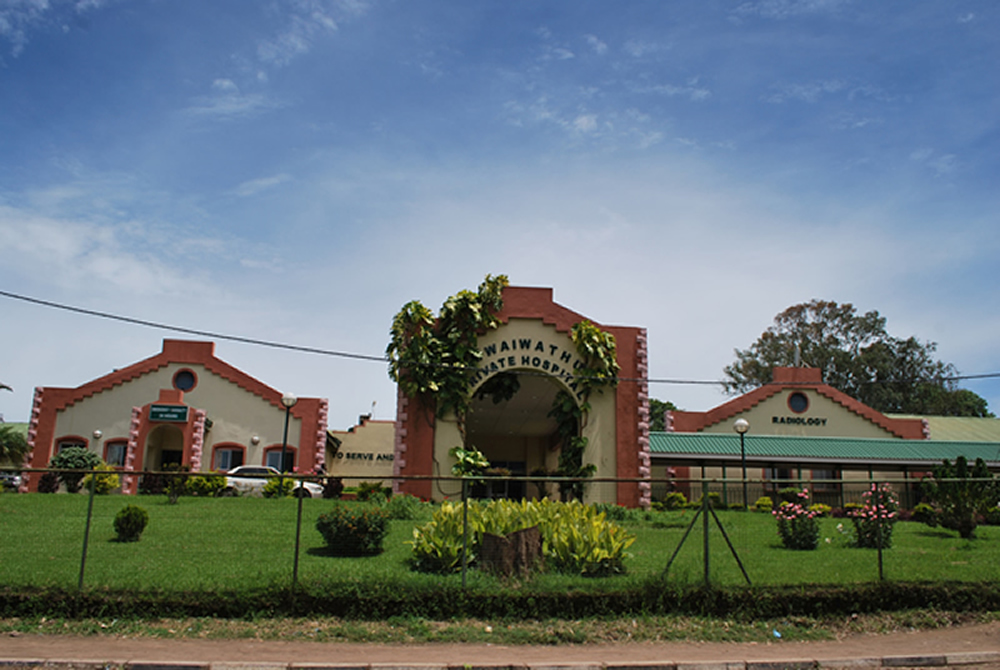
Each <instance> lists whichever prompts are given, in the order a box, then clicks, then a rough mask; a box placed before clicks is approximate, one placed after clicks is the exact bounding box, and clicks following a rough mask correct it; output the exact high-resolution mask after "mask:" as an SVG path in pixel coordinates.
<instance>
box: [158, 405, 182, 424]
mask: <svg viewBox="0 0 1000 670" xmlns="http://www.w3.org/2000/svg"><path fill="white" fill-rule="evenodd" d="M149 420H150V421H170V422H173V423H187V420H188V408H187V407H185V406H184V405H150V406H149Z"/></svg>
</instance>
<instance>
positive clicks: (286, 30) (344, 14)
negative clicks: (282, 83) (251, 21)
mask: <svg viewBox="0 0 1000 670" xmlns="http://www.w3.org/2000/svg"><path fill="white" fill-rule="evenodd" d="M288 9H289V13H288V15H287V17H286V19H285V24H284V25H283V26H282V27H281V28H280V30H279V32H278V33H277V34H276V35H274V36H273V37H270V38H268V39H265V40H261V41H260V42H259V43H258V45H257V58H258V59H260V61H261V62H263V63H266V64H268V65H272V66H276V67H282V66H285V65H288V64H289V63H290V62H291V61H292V60H294V59H295V58H296V57H298V56H301V55H302V54H305V53H308V52H309V50H310V49H312V47H313V45H314V44H315V43H316V42H317V41H318V40H320V39H322V38H323V37H324V36H327V35H331V34H334V33H336V32H337V31H338V30H340V22H343V21H348V20H350V19H356V18H359V17H361V16H362V15H364V14H365V13H366V12H367V11H368V3H367V2H362V1H360V0H295V2H292V3H290V5H289V6H288Z"/></svg>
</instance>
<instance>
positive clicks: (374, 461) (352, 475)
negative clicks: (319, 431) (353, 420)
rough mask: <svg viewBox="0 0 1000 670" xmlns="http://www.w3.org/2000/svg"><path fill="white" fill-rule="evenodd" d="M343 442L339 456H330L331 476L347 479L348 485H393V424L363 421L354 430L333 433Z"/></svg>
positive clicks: (328, 460) (345, 482)
mask: <svg viewBox="0 0 1000 670" xmlns="http://www.w3.org/2000/svg"><path fill="white" fill-rule="evenodd" d="M330 435H332V436H333V437H335V438H336V439H337V440H339V441H340V448H339V449H337V452H336V454H333V453H330V452H329V451H328V452H327V454H326V469H327V473H328V474H329V475H331V476H333V477H341V478H343V479H344V486H357V485H358V482H361V481H368V482H382V485H383V486H391V485H392V479H391V478H392V461H393V446H394V439H395V424H394V423H393V422H392V421H371V420H363V421H362V422H361V423H360V424H359V425H357V426H355V427H354V428H352V429H351V430H331V431H330Z"/></svg>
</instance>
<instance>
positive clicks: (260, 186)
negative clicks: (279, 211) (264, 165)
mask: <svg viewBox="0 0 1000 670" xmlns="http://www.w3.org/2000/svg"><path fill="white" fill-rule="evenodd" d="M291 179H292V177H291V175H288V174H276V175H272V176H270V177H261V178H259V179H251V180H249V181H245V182H243V183H242V184H240V185H239V186H237V187H236V189H235V191H234V193H235V194H236V195H239V196H244V197H245V196H250V195H256V194H257V193H260V192H261V191H266V190H268V189H270V188H274V187H275V186H278V185H279V184H284V183H285V182H287V181H291Z"/></svg>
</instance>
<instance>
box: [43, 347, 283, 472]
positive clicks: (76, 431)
mask: <svg viewBox="0 0 1000 670" xmlns="http://www.w3.org/2000/svg"><path fill="white" fill-rule="evenodd" d="M182 369H188V370H191V371H193V372H194V373H195V375H197V378H198V383H197V386H196V387H195V388H194V389H193V390H191V391H189V392H187V393H185V394H184V404H185V405H188V406H189V407H192V408H195V409H202V410H204V411H205V412H206V414H207V416H208V418H209V419H210V420H211V421H212V427H211V429H210V430H208V431H207V433H206V435H205V443H204V449H203V457H202V470H203V471H208V470H211V469H212V466H213V464H212V448H213V446H214V445H216V444H221V443H226V444H238V445H242V446H244V447H246V457H245V460H244V462H245V463H253V464H260V463H263V462H264V451H265V449H266V448H267V447H269V446H271V447H273V446H275V445H280V444H281V443H282V435H283V430H284V425H285V424H284V422H285V411H284V409H283V408H279V407H275V406H274V405H272V404H271V403H269V402H267V401H265V400H264V399H263V398H260V397H259V396H256V395H254V394H253V393H250V392H249V391H247V390H245V389H243V388H241V387H240V386H238V385H237V384H235V383H233V382H230V381H228V380H226V379H224V378H222V377H219V376H217V375H215V374H213V373H211V372H209V371H208V370H207V369H205V368H204V366H201V365H189V364H170V365H167V366H164V367H163V368H160V369H158V370H156V371H154V372H151V373H149V374H146V375H143V376H141V377H138V378H136V379H133V380H130V381H128V382H125V383H123V384H121V385H120V386H115V387H113V388H111V389H108V390H106V391H102V392H100V393H97V394H95V395H93V396H90V397H88V398H84V399H83V400H81V401H79V402H77V403H76V404H74V405H71V406H69V407H67V408H65V409H64V410H62V411H60V412H58V414H57V419H56V428H55V439H56V440H59V439H60V438H63V437H66V436H71V435H72V436H80V437H83V438H86V439H87V440H88V443H89V446H90V448H91V450H92V451H94V452H95V453H97V454H98V455H100V456H102V457H103V455H104V454H103V450H104V444H106V443H107V442H108V441H113V440H127V439H128V432H129V422H130V420H131V412H132V407H135V406H144V405H146V404H149V403H155V402H156V401H157V398H158V397H159V392H160V390H161V389H170V388H172V387H173V378H174V375H175V374H176V373H177V372H178V371H180V370H182ZM95 428H96V429H100V430H101V431H102V432H103V433H104V435H103V437H102V438H101V441H100V444H99V445H95V444H94V442H93V441H92V438H91V435H92V433H93V431H94V429H95ZM301 429H302V422H301V420H299V419H297V418H295V416H294V415H293V416H292V417H291V420H290V421H289V426H288V445H289V446H290V447H298V442H299V435H300V434H301ZM254 436H257V437H259V438H260V439H259V442H258V443H257V444H256V445H255V444H253V442H252V439H251V438H253V437H254ZM137 466H139V467H151V466H150V465H149V464H148V463H147V464H137Z"/></svg>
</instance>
